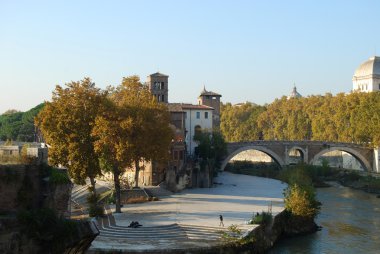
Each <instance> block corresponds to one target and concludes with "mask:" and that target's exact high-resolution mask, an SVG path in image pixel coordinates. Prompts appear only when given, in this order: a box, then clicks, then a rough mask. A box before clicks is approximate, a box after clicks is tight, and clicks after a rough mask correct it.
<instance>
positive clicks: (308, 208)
mask: <svg viewBox="0 0 380 254" xmlns="http://www.w3.org/2000/svg"><path fill="white" fill-rule="evenodd" d="M284 195H285V208H286V210H288V211H289V212H291V213H292V214H293V215H296V216H302V217H308V218H314V217H315V216H316V215H317V214H318V212H319V209H320V203H319V202H318V201H317V200H316V198H315V190H314V188H313V187H312V186H310V187H309V188H307V187H305V186H302V187H301V186H300V185H298V184H293V185H289V186H288V188H287V189H286V190H285V194H284Z"/></svg>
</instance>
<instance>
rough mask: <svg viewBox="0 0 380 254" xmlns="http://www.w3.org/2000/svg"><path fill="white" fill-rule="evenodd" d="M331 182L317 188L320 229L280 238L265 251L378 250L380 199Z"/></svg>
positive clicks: (346, 252) (273, 253) (285, 253)
mask: <svg viewBox="0 0 380 254" xmlns="http://www.w3.org/2000/svg"><path fill="white" fill-rule="evenodd" d="M332 184H333V187H330V188H319V189H317V197H318V200H319V201H321V202H322V209H321V213H320V214H319V215H318V218H317V220H316V221H317V224H318V225H320V226H322V227H323V228H322V230H321V231H319V232H317V233H315V234H310V235H307V236H301V237H294V238H290V239H289V238H288V239H284V240H281V241H279V242H278V243H276V245H275V247H274V248H273V249H272V250H270V251H269V252H268V253H270V254H277V253H281V254H296V253H307V254H309V253H312V254H314V253H328V254H330V253H344V254H349V253H355V254H356V253H380V198H376V195H374V194H368V193H366V192H363V191H359V190H353V189H351V188H347V187H343V186H340V185H338V184H337V183H332Z"/></svg>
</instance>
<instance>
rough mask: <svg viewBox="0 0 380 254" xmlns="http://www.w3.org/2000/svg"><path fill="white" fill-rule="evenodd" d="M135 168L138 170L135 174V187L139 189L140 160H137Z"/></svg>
mask: <svg viewBox="0 0 380 254" xmlns="http://www.w3.org/2000/svg"><path fill="white" fill-rule="evenodd" d="M135 168H136V172H135V187H139V173H140V164H139V160H135Z"/></svg>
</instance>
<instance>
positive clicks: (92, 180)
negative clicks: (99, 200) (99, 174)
mask: <svg viewBox="0 0 380 254" xmlns="http://www.w3.org/2000/svg"><path fill="white" fill-rule="evenodd" d="M89 178H90V183H91V188H92V193H93V194H94V195H96V187H95V183H96V181H95V177H92V176H90V177H89Z"/></svg>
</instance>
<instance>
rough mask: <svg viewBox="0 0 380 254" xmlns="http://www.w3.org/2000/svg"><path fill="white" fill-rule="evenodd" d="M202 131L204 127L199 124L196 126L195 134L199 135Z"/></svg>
mask: <svg viewBox="0 0 380 254" xmlns="http://www.w3.org/2000/svg"><path fill="white" fill-rule="evenodd" d="M201 132H202V127H201V126H199V125H196V126H195V127H194V134H195V135H197V134H199V133H201Z"/></svg>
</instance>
